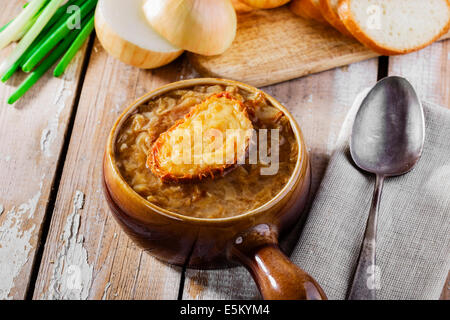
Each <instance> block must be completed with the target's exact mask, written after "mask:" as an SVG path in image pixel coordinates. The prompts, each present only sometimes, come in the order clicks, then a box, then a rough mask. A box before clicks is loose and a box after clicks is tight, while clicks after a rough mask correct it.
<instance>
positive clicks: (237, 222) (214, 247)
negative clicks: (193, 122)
mask: <svg viewBox="0 0 450 320" xmlns="http://www.w3.org/2000/svg"><path fill="white" fill-rule="evenodd" d="M205 84H206V85H208V84H222V85H233V86H237V87H239V88H241V89H244V90H247V91H250V92H255V91H259V90H258V89H257V88H254V87H252V86H249V85H246V84H243V83H240V82H236V81H231V80H223V79H209V78H204V79H191V80H185V81H179V82H175V83H171V84H168V85H166V86H164V87H161V88H159V89H157V90H154V91H152V92H150V93H148V94H146V95H145V96H143V97H142V98H140V99H138V100H137V101H136V102H134V103H133V104H131V105H130V106H129V107H128V108H127V109H126V110H125V111H124V112H123V114H122V115H121V116H120V117H119V119H118V120H117V121H116V123H115V124H114V126H113V128H112V130H111V133H110V135H109V138H108V141H107V145H106V152H105V157H104V165H103V170H104V172H103V173H104V185H105V195H106V198H107V202H108V204H109V206H110V208H111V211H112V213H113V215H114V217H115V218H116V220H117V221H118V222H119V224H120V225H121V226H122V228H123V229H124V230H125V232H126V233H127V234H128V235H129V236H130V237H131V238H132V239H133V240H134V241H135V242H136V243H137V244H138V245H140V246H141V247H142V248H144V250H146V251H148V252H149V253H150V254H152V255H153V256H155V257H157V258H159V259H161V260H163V261H165V262H168V263H171V264H175V265H180V266H187V267H191V268H201V269H211V268H219V267H224V266H230V264H233V263H241V264H243V265H244V266H245V267H246V268H247V269H248V270H249V271H250V272H251V274H252V276H253V278H254V279H255V281H256V283H257V285H258V287H259V289H260V291H261V294H262V296H263V297H264V298H266V299H324V298H326V297H325V294H324V293H323V291H322V289H321V288H320V286H319V285H318V284H317V283H316V282H315V281H314V279H312V278H311V277H310V276H309V275H308V274H307V273H305V272H304V271H302V270H301V269H300V268H298V267H297V266H296V265H295V264H293V263H292V262H290V261H289V259H288V258H287V257H286V256H285V255H284V254H283V253H282V252H281V251H280V249H279V247H278V239H279V237H282V236H284V235H286V234H287V233H288V232H289V231H290V230H291V229H292V227H293V226H294V225H295V224H296V222H297V221H298V220H299V218H300V216H301V215H302V211H303V209H304V206H305V204H306V201H307V198H308V193H309V190H310V183H311V173H310V171H311V170H310V163H309V156H308V153H307V151H306V146H305V143H304V140H303V137H302V133H301V131H300V128H299V126H298V124H297V123H296V121H295V120H294V118H293V117H292V115H291V114H290V113H289V112H288V111H287V110H286V108H284V107H283V106H282V105H281V104H280V103H279V102H278V101H277V100H275V99H274V98H273V97H271V96H269V95H267V94H265V93H263V94H264V95H265V97H266V99H267V100H268V101H270V102H271V104H272V105H273V106H274V107H276V108H278V109H279V110H281V111H282V112H283V113H284V114H285V115H286V117H287V118H288V119H289V121H290V124H291V127H292V130H293V132H294V134H295V136H296V140H297V143H298V147H299V157H298V159H297V163H296V166H295V169H294V171H293V173H292V176H291V178H290V180H289V181H288V183H287V184H286V186H285V187H284V188H283V189H282V190H281V191H280V192H279V194H278V195H277V196H275V197H274V198H273V199H272V200H271V201H269V202H267V203H266V204H264V205H263V206H261V207H259V208H257V209H255V210H252V211H249V212H246V213H245V214H241V215H238V216H234V217H229V218H221V219H201V218H193V217H188V216H184V215H180V214H177V213H174V212H170V211H167V210H165V209H162V208H160V207H158V206H156V205H154V204H152V203H150V202H149V201H147V200H146V199H144V198H143V197H141V196H140V195H139V194H137V193H136V192H135V191H134V190H133V189H132V188H131V187H130V186H129V185H128V184H127V183H126V182H125V180H124V179H123V178H122V176H121V174H120V172H119V169H118V167H117V164H116V160H115V142H116V138H117V135H118V133H119V131H120V128H121V127H122V125H123V124H124V122H125V121H126V119H127V118H128V117H129V116H130V115H131V114H132V113H133V112H134V111H135V110H136V108H137V107H138V106H140V105H142V104H145V103H147V102H148V101H149V100H151V99H153V98H155V97H158V96H161V95H163V94H165V93H167V92H169V91H172V90H175V89H180V88H191V87H193V86H195V85H205Z"/></svg>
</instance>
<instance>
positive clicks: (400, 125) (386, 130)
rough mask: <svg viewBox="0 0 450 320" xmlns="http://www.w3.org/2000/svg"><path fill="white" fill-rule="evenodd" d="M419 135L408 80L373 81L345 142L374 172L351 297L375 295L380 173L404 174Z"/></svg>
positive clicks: (418, 150)
mask: <svg viewBox="0 0 450 320" xmlns="http://www.w3.org/2000/svg"><path fill="white" fill-rule="evenodd" d="M424 140H425V120H424V114H423V108H422V104H421V103H420V100H419V98H418V97H417V94H416V92H415V90H414V88H413V87H412V85H411V84H410V83H409V82H408V81H407V80H406V79H404V78H401V77H388V78H385V79H383V80H381V81H379V82H378V83H377V84H376V85H375V87H374V88H373V89H372V90H371V91H370V92H369V94H368V95H367V97H366V98H365V99H364V100H363V102H362V103H361V106H360V109H359V111H358V113H357V114H356V118H355V122H354V124H353V131H352V135H351V141H350V153H351V156H352V158H353V161H354V162H355V164H356V165H357V166H358V167H359V168H361V169H362V170H364V171H366V172H369V173H373V174H375V175H376V183H375V190H374V194H373V199H372V205H371V208H370V212H369V217H368V220H367V226H366V231H365V234H364V241H363V244H362V247H361V252H360V255H359V261H358V265H357V267H356V271H355V275H354V278H353V284H352V286H351V289H350V293H349V299H351V300H375V298H376V289H377V288H376V279H375V276H376V259H375V258H376V254H375V253H376V232H377V216H378V208H379V204H380V199H381V192H382V189H383V182H384V179H385V178H386V177H391V176H398V175H402V174H405V173H407V172H409V171H410V170H411V169H412V168H413V167H414V165H415V164H416V163H417V161H419V159H420V157H421V155H422V150H423V144H424Z"/></svg>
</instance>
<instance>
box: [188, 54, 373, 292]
mask: <svg viewBox="0 0 450 320" xmlns="http://www.w3.org/2000/svg"><path fill="white" fill-rule="evenodd" d="M377 71H378V59H372V60H368V61H364V62H360V63H356V64H352V65H350V66H348V67H343V68H338V69H335V70H331V71H327V72H323V73H319V74H315V75H311V76H308V77H305V78H300V79H296V80H292V81H289V82H285V83H281V84H278V85H273V86H270V87H265V88H263V90H265V91H266V92H267V93H269V94H271V95H273V96H274V97H275V98H277V99H278V100H279V101H280V102H282V103H283V104H284V105H285V106H286V107H287V108H288V109H289V110H290V111H291V112H292V114H293V115H294V117H295V118H296V120H297V121H298V122H299V124H300V126H301V128H302V131H303V134H304V136H305V139H306V143H307V145H308V146H309V150H310V154H311V159H312V169H313V187H312V189H313V193H315V192H316V190H317V188H318V185H319V183H320V181H321V179H322V177H323V174H324V172H325V168H326V166H327V164H328V160H329V157H330V155H331V153H332V151H333V147H334V144H335V142H336V139H337V136H338V133H339V130H340V128H341V125H342V122H343V121H344V118H345V116H346V113H347V110H348V109H349V108H350V107H351V104H352V102H353V99H354V98H355V97H356V95H357V94H358V93H359V92H360V91H361V90H362V89H364V88H366V87H369V86H372V85H374V84H375V83H376V80H377V73H378V72H377ZM255 298H259V294H258V292H257V289H256V286H255V284H254V283H253V280H252V279H251V277H250V275H249V274H248V272H247V271H246V270H245V269H244V268H234V269H228V270H214V271H198V270H187V271H186V281H185V284H184V290H183V299H255Z"/></svg>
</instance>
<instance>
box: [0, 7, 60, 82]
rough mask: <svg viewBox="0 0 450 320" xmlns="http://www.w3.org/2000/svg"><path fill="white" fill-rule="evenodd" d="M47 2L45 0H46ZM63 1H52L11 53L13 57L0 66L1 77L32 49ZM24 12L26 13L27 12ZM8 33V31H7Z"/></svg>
mask: <svg viewBox="0 0 450 320" xmlns="http://www.w3.org/2000/svg"><path fill="white" fill-rule="evenodd" d="M44 1H45V0H44ZM62 1H63V0H52V1H51V2H50V3H49V4H48V5H47V6H46V7H45V9H44V10H43V11H42V13H41V15H40V16H39V17H38V19H37V20H36V23H35V24H34V25H33V26H32V27H31V29H30V30H29V31H28V32H27V33H26V34H25V36H24V37H23V39H22V40H21V41H20V42H19V44H18V45H17V47H16V48H15V49H14V51H13V52H12V53H11V55H10V56H9V57H8V58H7V59H6V61H4V62H3V63H2V64H1V66H0V75H3V74H5V72H7V71H8V69H9V68H11V66H13V65H14V63H15V62H16V61H17V60H18V59H19V58H20V57H21V56H22V55H23V54H24V53H25V51H26V50H27V49H28V47H30V45H31V44H32V43H33V41H34V40H35V39H36V38H37V37H38V36H39V33H40V32H41V31H42V29H44V27H45V25H46V24H47V22H48V21H49V20H50V19H51V17H52V16H53V14H54V13H55V12H56V10H57V9H58V8H59V6H60V5H61V3H62ZM31 6H32V3H30V5H29V6H28V7H27V8H26V9H25V10H27V9H28V8H29V7H31ZM25 10H24V11H25ZM5 32H6V30H5Z"/></svg>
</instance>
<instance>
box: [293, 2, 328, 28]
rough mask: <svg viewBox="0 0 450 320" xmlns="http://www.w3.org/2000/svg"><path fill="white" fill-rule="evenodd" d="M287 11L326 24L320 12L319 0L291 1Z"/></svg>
mask: <svg viewBox="0 0 450 320" xmlns="http://www.w3.org/2000/svg"><path fill="white" fill-rule="evenodd" d="M289 9H291V11H292V12H293V13H295V14H296V15H298V16H300V17H302V18H305V19H309V20H316V21H319V22H325V23H326V20H325V19H324V17H323V16H322V13H321V12H320V4H319V0H292V1H291V4H290V5H289Z"/></svg>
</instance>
